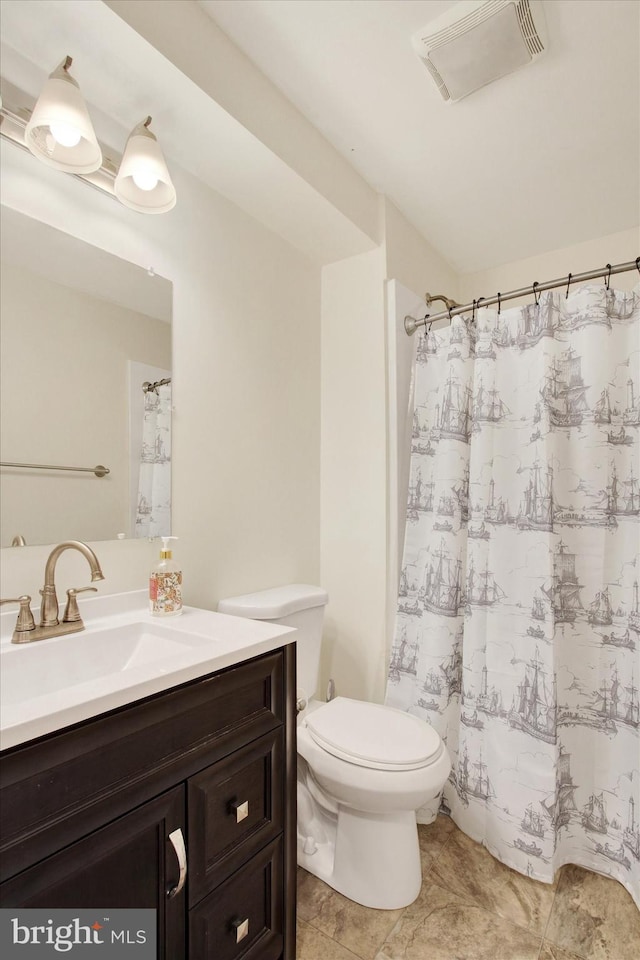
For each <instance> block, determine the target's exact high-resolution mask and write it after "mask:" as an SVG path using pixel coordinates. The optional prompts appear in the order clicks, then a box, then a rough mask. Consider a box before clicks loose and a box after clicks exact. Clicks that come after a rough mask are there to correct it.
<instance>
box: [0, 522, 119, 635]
mask: <svg viewBox="0 0 640 960" xmlns="http://www.w3.org/2000/svg"><path fill="white" fill-rule="evenodd" d="M65 550H78V551H79V553H81V554H82V556H83V557H84V558H85V559H86V561H87V563H88V564H89V567H90V568H91V582H92V583H93V582H94V581H95V580H104V574H103V573H102V570H101V569H100V563H99V561H98V558H97V557H96V555H95V553H94V552H93V550H92V549H91V547H88V546H87V544H86V543H82V541H81V540H65V541H64V542H63V543H59V544H58V546H57V547H54V548H53V550H52V551H51V553H50V554H49V557H48V558H47V563H46V566H45V568H44V587H43V588H42V590H41V591H40V593H41V595H42V604H41V606H40V623H39V625H38V626H36V624H35V620H34V619H33V614H32V612H31V597H29V596H27V595H26V594H24V595H23V596H21V597H18V598H17V599H12V600H0V603H19V604H20V611H19V613H18V620H17V623H16V628H15V630H14V632H13V636H12V638H11V642H12V643H30V642H31V641H32V640H47V639H48V638H49V637H59V636H61V635H62V634H64V633H76V632H77V631H79V630H84V623H83V622H82V617H81V616H80V611H79V609H78V601H77V600H76V597H77V595H78V594H79V593H84V592H85V591H87V590H94V591H95V590H96V587H81V588H79V589H78V588H76V587H70V588H69V589H68V590H67V605H66V607H65V611H64V614H63V616H62V621H60V620H59V619H58V596H57V594H56V584H55V572H56V563H57V562H58V558H59V557H60V555H61V554H62V553H64V551H65Z"/></svg>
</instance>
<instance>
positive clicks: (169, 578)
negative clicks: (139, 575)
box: [149, 537, 182, 617]
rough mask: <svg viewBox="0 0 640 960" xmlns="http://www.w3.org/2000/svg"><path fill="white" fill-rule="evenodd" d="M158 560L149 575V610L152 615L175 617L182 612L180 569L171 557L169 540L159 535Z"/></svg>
mask: <svg viewBox="0 0 640 960" xmlns="http://www.w3.org/2000/svg"><path fill="white" fill-rule="evenodd" d="M160 539H161V540H162V550H161V551H160V560H159V562H158V563H157V564H156V566H155V567H154V568H153V570H152V571H151V575H150V577H149V611H150V613H151V614H152V615H153V616H154V617H177V616H178V614H180V613H182V571H181V570H180V568H179V566H178V564H177V563H176V562H175V560H173V559H172V554H171V549H170V547H169V540H177V539H178V538H177V537H161V538H160Z"/></svg>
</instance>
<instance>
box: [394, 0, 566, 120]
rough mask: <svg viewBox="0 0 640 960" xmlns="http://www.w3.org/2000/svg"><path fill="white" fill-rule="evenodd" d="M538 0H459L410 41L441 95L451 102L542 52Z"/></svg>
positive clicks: (517, 67) (542, 33) (505, 74)
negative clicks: (459, 0)
mask: <svg viewBox="0 0 640 960" xmlns="http://www.w3.org/2000/svg"><path fill="white" fill-rule="evenodd" d="M544 27H545V23H544V14H543V11H542V3H541V0H463V2H462V3H457V4H456V5H455V6H454V7H452V8H451V9H450V10H448V11H447V12H446V13H445V14H443V15H442V16H441V17H438V18H437V19H436V20H433V21H432V22H431V23H429V24H427V26H426V27H425V28H424V29H423V30H420V31H419V32H418V33H416V34H415V35H414V37H413V45H414V48H415V50H416V52H417V53H418V56H419V57H420V58H421V60H422V61H423V63H424V65H425V66H426V68H427V70H428V71H429V73H430V74H431V76H432V78H433V80H434V81H435V83H436V86H437V87H438V90H439V91H440V94H441V96H442V98H443V99H444V100H448V101H450V102H455V101H456V100H462V98H463V97H467V96H468V95H469V94H470V93H473V92H474V91H475V90H479V89H480V87H484V86H486V84H488V83H492V82H493V81H494V80H498V79H499V78H500V77H505V76H507V74H509V73H513V72H514V70H518V69H519V68H520V67H524V66H526V65H527V64H529V63H532V62H533V60H535V59H537V58H538V57H539V56H540V54H542V53H544V50H545V47H546V45H547V43H546V36H545V33H544Z"/></svg>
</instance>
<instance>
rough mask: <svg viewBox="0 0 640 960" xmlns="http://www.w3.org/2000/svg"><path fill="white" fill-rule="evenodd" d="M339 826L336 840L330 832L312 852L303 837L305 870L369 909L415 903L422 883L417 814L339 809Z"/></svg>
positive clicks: (301, 849)
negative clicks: (375, 812) (374, 812)
mask: <svg viewBox="0 0 640 960" xmlns="http://www.w3.org/2000/svg"><path fill="white" fill-rule="evenodd" d="M334 824H335V825H334V831H335V833H334V836H331V833H332V832H333V831H331V832H329V831H327V832H326V833H325V836H326V839H325V842H323V843H318V844H316V849H315V852H313V853H309V852H305V839H304V838H303V837H301V836H300V835H299V836H298V863H299V864H300V866H301V867H304V869H305V870H308V871H309V873H312V874H313V875H314V876H316V877H318V878H319V879H320V880H324V882H325V883H327V884H328V885H329V886H330V887H333V889H334V890H337V891H338V892H339V893H341V894H343V896H345V897H348V898H349V900H354V901H355V902H356V903H360V904H362V905H363V906H365V907H372V908H374V909H376V910H397V909H400V908H401V907H406V906H408V905H409V904H410V903H413V901H414V900H415V899H416V897H417V896H418V894H419V893H420V887H421V885H422V871H421V867H420V847H419V844H418V831H417V826H416V816H415V813H414V812H413V811H412V810H402V811H397V812H395V813H382V814H372V813H365V812H360V811H357V810H351V809H348V808H346V807H340V809H339V812H338V816H337V820H336V821H334ZM309 846H310V845H309V844H307V847H309Z"/></svg>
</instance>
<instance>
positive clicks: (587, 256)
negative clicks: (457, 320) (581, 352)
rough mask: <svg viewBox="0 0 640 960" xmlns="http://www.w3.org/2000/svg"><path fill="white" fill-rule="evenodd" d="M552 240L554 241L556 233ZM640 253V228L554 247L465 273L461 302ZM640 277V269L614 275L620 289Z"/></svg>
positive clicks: (541, 281)
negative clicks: (491, 267)
mask: <svg viewBox="0 0 640 960" xmlns="http://www.w3.org/2000/svg"><path fill="white" fill-rule="evenodd" d="M549 240H550V242H551V241H552V240H553V236H552V234H550V236H549ZM639 252H640V227H634V228H633V229H632V230H623V231H622V232H620V233H612V234H610V235H608V236H606V237H598V238H597V239H596V240H587V241H585V242H584V243H578V244H575V245H574V246H572V247H562V248H560V249H558V250H554V249H551V250H549V252H548V253H543V254H540V255H539V256H537V257H529V258H528V259H527V260H515V261H514V262H512V263H503V264H502V265H501V266H499V267H494V268H493V269H492V270H484V271H482V272H481V273H465V274H463V275H462V276H461V277H460V281H459V283H460V286H459V293H460V296H459V298H458V299H459V300H460V302H461V303H471V301H472V300H474V299H475V300H477V299H478V297H490V296H495V294H496V293H498V291H500V292H505V291H507V290H519V289H520V288H521V287H525V286H528V285H529V284H532V283H533V282H534V281H536V280H537V281H538V283H544V282H545V281H547V280H554V279H556V278H559V277H564V276H568V274H569V273H573V274H576V273H588V272H589V271H591V270H597V269H598V267H600V266H604V264H607V263H627V262H628V261H629V260H635V258H636V257H637V256H638V253H639ZM639 279H640V277H639V276H638V273H637V271H635V270H632V271H630V272H629V273H621V274H618V275H617V276H615V277H613V278H612V281H611V283H612V285H613V286H615V287H616V288H617V289H619V290H630V289H631V288H632V287H633V286H634V285H635V284H636V283H637V282H638V280H639ZM519 302H520V303H522V302H523V301H522V300H520V301H518V300H512V301H510V303H509V306H516V305H517V304H518V303H519Z"/></svg>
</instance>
